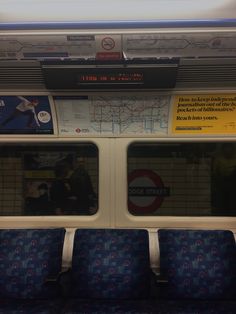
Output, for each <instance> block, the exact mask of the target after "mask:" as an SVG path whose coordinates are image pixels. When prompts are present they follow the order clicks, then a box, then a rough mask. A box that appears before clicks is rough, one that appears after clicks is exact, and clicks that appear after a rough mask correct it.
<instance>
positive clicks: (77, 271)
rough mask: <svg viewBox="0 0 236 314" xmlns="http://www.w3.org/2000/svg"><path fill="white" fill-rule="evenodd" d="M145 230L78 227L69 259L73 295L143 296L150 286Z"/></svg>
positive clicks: (134, 297) (123, 297)
mask: <svg viewBox="0 0 236 314" xmlns="http://www.w3.org/2000/svg"><path fill="white" fill-rule="evenodd" d="M150 274H151V272H150V263H149V240H148V232H147V231H146V230H128V229H122V230H121V229H90V230H88V229H84V230H77V231H76V233H75V238H74V249H73V259H72V281H73V296H74V297H78V298H90V299H93V298H96V299H137V298H142V299H145V298H146V297H148V296H149V290H150Z"/></svg>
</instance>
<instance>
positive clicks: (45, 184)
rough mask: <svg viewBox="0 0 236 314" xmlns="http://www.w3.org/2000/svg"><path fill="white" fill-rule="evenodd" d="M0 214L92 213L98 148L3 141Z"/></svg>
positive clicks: (95, 192) (0, 153) (95, 190)
mask: <svg viewBox="0 0 236 314" xmlns="http://www.w3.org/2000/svg"><path fill="white" fill-rule="evenodd" d="M0 173H1V175H0V215H1V216H3V215H4V216H15V215H23V216H24V215H27V216H38V215H39V216H41V215H92V214H95V213H96V211H97V204H98V200H97V196H98V151H97V147H96V146H95V145H93V144H63V145H58V144H48V145H45V144H44V145H37V146H36V145H2V146H1V148H0Z"/></svg>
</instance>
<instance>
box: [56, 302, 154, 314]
mask: <svg viewBox="0 0 236 314" xmlns="http://www.w3.org/2000/svg"><path fill="white" fill-rule="evenodd" d="M153 309H154V310H155V309H156V307H155V308H154V307H153V308H152V306H151V304H150V303H149V302H148V301H139V300H135V301H127V300H118V301H117V300H116V301H114V300H70V301H69V302H68V303H67V304H66V306H65V307H64V308H63V309H62V313H63V314H90V313H93V314H113V313H116V314H152V313H153V314H154V313H155V312H153Z"/></svg>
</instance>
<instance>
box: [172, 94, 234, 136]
mask: <svg viewBox="0 0 236 314" xmlns="http://www.w3.org/2000/svg"><path fill="white" fill-rule="evenodd" d="M235 117H236V94H204V95H203V94H202V95H197V94H196V95H187V94H186V95H178V96H175V97H174V102H173V121H172V133H173V134H175V135H179V134H183V135H188V134H191V135H192V134H196V135H198V134H203V135H204V134H212V135H221V134H222V135H224V134H228V135H230V134H232V135H234V134H236V119H235Z"/></svg>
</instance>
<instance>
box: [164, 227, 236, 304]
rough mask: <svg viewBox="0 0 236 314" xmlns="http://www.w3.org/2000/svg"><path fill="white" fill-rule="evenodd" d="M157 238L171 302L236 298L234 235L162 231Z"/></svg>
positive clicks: (207, 231)
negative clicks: (172, 300)
mask: <svg viewBox="0 0 236 314" xmlns="http://www.w3.org/2000/svg"><path fill="white" fill-rule="evenodd" d="M158 236H159V245H160V268H161V275H162V276H163V277H164V278H166V280H167V281H168V284H167V297H168V298H173V297H175V298H185V299H186V298H187V299H188V298H190V299H234V298H235V296H236V295H235V294H236V285H235V283H236V266H235V265H236V245H235V239H234V236H233V233H232V232H231V231H222V230H168V229H162V230H161V229H160V230H159V231H158Z"/></svg>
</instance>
